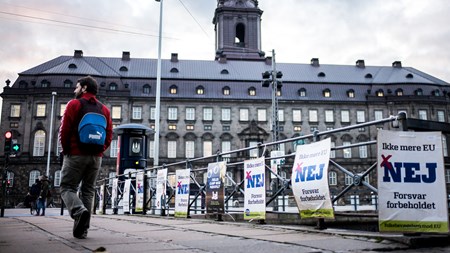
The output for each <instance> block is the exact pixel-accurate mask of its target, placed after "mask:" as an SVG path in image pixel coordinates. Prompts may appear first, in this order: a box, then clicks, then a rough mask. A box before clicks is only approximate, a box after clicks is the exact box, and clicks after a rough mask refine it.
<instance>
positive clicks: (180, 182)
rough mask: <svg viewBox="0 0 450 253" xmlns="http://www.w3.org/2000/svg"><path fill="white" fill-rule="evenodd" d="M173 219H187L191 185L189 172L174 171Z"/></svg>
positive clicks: (187, 170) (188, 170)
mask: <svg viewBox="0 0 450 253" xmlns="http://www.w3.org/2000/svg"><path fill="white" fill-rule="evenodd" d="M175 174H176V186H177V188H176V192H175V193H176V194H175V217H178V218H187V215H188V207H189V184H190V183H191V170H190V169H184V170H177V171H176V173H175Z"/></svg>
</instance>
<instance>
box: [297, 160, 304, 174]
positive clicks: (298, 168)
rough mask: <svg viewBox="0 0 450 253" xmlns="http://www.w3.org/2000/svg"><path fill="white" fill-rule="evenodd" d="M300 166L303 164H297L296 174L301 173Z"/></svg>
mask: <svg viewBox="0 0 450 253" xmlns="http://www.w3.org/2000/svg"><path fill="white" fill-rule="evenodd" d="M302 165H303V162H301V163H297V168H295V171H297V172H298V173H302Z"/></svg>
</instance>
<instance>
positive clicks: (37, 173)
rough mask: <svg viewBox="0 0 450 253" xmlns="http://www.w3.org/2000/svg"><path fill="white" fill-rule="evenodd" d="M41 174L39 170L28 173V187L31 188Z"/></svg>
mask: <svg viewBox="0 0 450 253" xmlns="http://www.w3.org/2000/svg"><path fill="white" fill-rule="evenodd" d="M40 175H41V172H40V171H39V170H32V171H30V178H29V179H28V187H31V186H32V185H33V184H34V183H36V179H39V176H40Z"/></svg>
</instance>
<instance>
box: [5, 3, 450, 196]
mask: <svg viewBox="0 0 450 253" xmlns="http://www.w3.org/2000/svg"><path fill="white" fill-rule="evenodd" d="M262 13H263V12H262V10H260V9H259V7H258V1H254V0H219V1H218V4H217V8H216V10H215V13H214V18H213V24H214V26H215V31H216V48H215V55H214V60H211V61H203V60H183V59H180V58H179V57H178V54H177V53H173V54H172V55H171V56H170V58H167V59H163V60H162V70H161V72H162V80H161V111H160V119H159V120H160V139H159V140H160V143H159V156H158V157H159V164H164V163H166V164H170V163H173V162H177V161H182V160H185V159H186V158H195V157H202V156H209V155H212V154H215V153H216V152H218V151H219V152H226V151H230V150H235V149H241V148H244V147H249V146H255V145H256V144H257V143H267V142H271V141H272V125H273V124H272V123H273V122H272V116H271V115H272V108H273V107H272V89H271V88H267V87H263V86H262V85H261V81H262V76H261V73H263V72H265V71H273V61H272V60H273V59H272V57H271V56H267V55H266V54H265V53H264V52H263V51H261V28H260V27H261V15H262ZM156 68H157V60H156V59H142V58H133V57H132V56H131V54H130V52H123V53H122V56H121V57H117V58H107V57H101V56H84V55H83V52H82V51H81V50H75V51H74V54H73V55H68V56H59V57H57V58H55V59H52V60H49V61H47V62H45V63H42V64H40V65H38V66H36V67H33V68H31V69H29V70H26V71H24V72H21V73H19V77H18V78H17V80H15V81H14V82H13V83H10V82H9V81H7V85H6V87H5V88H4V90H3V93H2V94H1V96H2V98H3V107H2V120H1V129H3V130H4V131H6V130H11V131H12V132H13V142H14V143H17V144H20V151H19V152H17V154H15V155H14V156H11V157H10V162H9V165H8V172H7V175H6V176H7V177H8V178H9V179H10V180H11V182H12V183H11V185H10V186H9V188H8V193H9V196H10V201H11V205H13V204H16V203H18V202H20V199H21V198H22V197H24V196H25V194H26V191H27V189H28V187H29V186H31V184H32V183H33V182H34V180H35V179H36V178H37V177H38V176H39V175H41V174H45V173H46V170H47V168H48V169H49V171H50V178H51V180H52V184H53V186H54V189H55V191H56V192H57V191H58V189H59V181H60V168H61V166H60V160H59V153H60V150H61V148H60V145H59V143H58V138H57V137H58V128H59V125H60V119H61V116H62V114H63V112H64V108H65V105H66V103H67V102H68V101H69V100H70V99H72V98H73V90H74V88H75V85H76V82H77V79H78V78H80V77H83V76H86V75H91V76H93V77H94V78H96V79H97V81H98V83H99V85H100V90H99V93H98V97H99V99H100V100H101V101H102V102H103V103H104V104H105V105H107V106H108V107H109V108H110V109H111V114H112V119H113V124H114V125H115V126H118V125H121V124H126V123H139V124H142V125H145V126H149V127H151V128H154V126H155V97H156V72H157V69H156ZM276 70H277V71H281V72H282V73H283V75H282V77H280V79H279V81H281V82H282V85H280V86H281V87H278V88H277V89H276V96H277V100H278V126H279V128H278V130H279V131H278V132H279V138H280V139H288V138H293V137H296V136H299V135H302V134H303V135H305V134H310V133H312V132H314V131H316V130H317V131H325V130H330V129H336V128H340V127H345V126H349V125H354V124H358V123H363V122H368V121H373V120H379V119H382V118H386V117H388V116H389V115H397V114H398V113H399V112H402V111H403V112H406V113H407V115H408V117H410V118H417V119H423V120H429V121H436V122H442V123H448V122H449V120H450V118H449V113H450V103H449V102H450V85H449V83H447V82H445V81H442V80H439V79H437V78H435V77H433V76H430V75H428V74H426V73H424V72H421V71H420V70H417V69H415V68H412V67H404V66H402V64H401V62H399V61H396V62H394V63H392V65H390V64H389V65H387V66H366V65H365V62H364V60H356V61H355V64H354V65H329V64H323V63H320V62H319V59H317V58H313V59H311V62H310V63H309V64H301V63H298V64H297V63H277V64H276ZM52 108H53V111H52ZM52 120H53V122H52ZM378 128H383V129H390V128H391V126H390V125H379V126H370V127H364V128H359V129H354V130H350V131H346V132H342V133H338V134H333V135H331V136H330V137H331V138H332V143H333V145H335V146H336V147H337V146H346V145H350V144H354V143H358V142H365V141H371V140H375V139H376V133H377V129H378ZM50 137H51V138H50ZM448 137H449V135H448V133H445V134H444V140H443V143H444V156H445V161H446V174H445V175H446V179H447V183H448V182H449V181H450V166H449V160H448V142H447V139H448ZM150 139H151V140H150V143H149V147H150V150H149V158H148V163H147V164H148V165H149V167H151V165H152V164H153V156H154V150H153V148H152V147H153V141H152V140H153V138H152V137H151V138H150ZM0 141H4V136H1V137H0ZM50 145H51V148H50V149H49V146H50ZM280 149H281V150H284V151H285V153H287V154H288V153H292V152H293V151H294V149H293V145H291V144H288V143H286V144H282V145H280ZM117 151H118V147H117V136H115V137H114V140H113V142H112V145H111V147H110V148H109V149H108V150H107V151H106V152H105V155H104V159H103V168H102V171H101V172H100V177H101V178H105V177H108V176H110V175H113V174H114V173H115V171H116V159H117ZM254 155H255V154H254V153H252V152H247V153H245V154H243V153H238V154H233V155H230V156H229V157H227V159H228V160H229V161H242V160H243V159H247V158H248V157H251V156H254ZM333 156H334V159H335V160H336V161H337V162H338V163H339V164H341V165H342V166H344V167H346V168H348V169H351V170H353V171H355V172H362V171H364V170H366V169H367V168H368V167H369V166H371V165H372V164H373V163H374V162H375V161H376V148H375V147H373V146H362V147H357V148H348V149H343V150H336V151H335V152H333ZM0 157H1V158H2V159H3V161H4V160H5V153H4V152H3V150H0ZM48 157H49V158H50V162H49V163H47V162H48ZM286 164H287V165H289V166H286V168H282V169H281V173H284V174H283V175H287V176H288V175H289V171H290V170H291V167H290V166H291V165H292V162H291V163H286ZM47 166H49V167H47ZM196 166H200V167H201V166H203V167H206V166H207V165H206V164H196ZM330 170H331V171H330V175H329V179H330V185H332V195H333V191H334V194H335V193H336V192H337V191H338V190H341V189H342V188H343V187H345V186H346V185H348V184H351V183H352V180H353V179H352V178H348V176H345V174H344V173H341V172H339V171H337V170H334V169H333V167H331V168H330ZM227 172H229V173H230V175H231V176H232V177H233V178H235V179H236V181H240V180H242V178H243V171H242V169H239V168H238V167H236V168H229V170H228V171H227ZM366 180H369V181H370V182H376V175H375V174H370V175H369V177H368V178H366ZM374 184H376V183H374ZM355 194H357V195H358V196H360V198H361V199H363V198H364V196H367V195H370V192H358V193H355Z"/></svg>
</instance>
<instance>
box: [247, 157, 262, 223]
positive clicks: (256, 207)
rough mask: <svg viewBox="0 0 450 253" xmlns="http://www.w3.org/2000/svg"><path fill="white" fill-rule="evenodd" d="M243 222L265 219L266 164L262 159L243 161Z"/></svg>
mask: <svg viewBox="0 0 450 253" xmlns="http://www.w3.org/2000/svg"><path fill="white" fill-rule="evenodd" d="M244 171H245V179H244V184H245V190H244V192H245V194H244V220H265V219H266V187H265V179H266V176H265V172H266V162H265V159H264V157H260V158H257V159H252V160H247V161H244Z"/></svg>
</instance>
